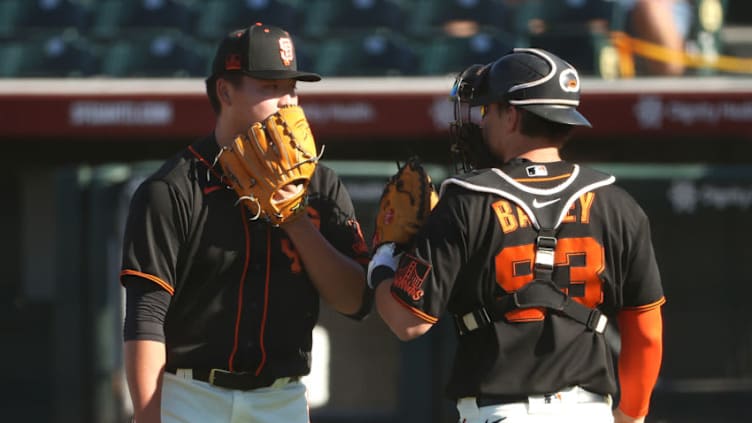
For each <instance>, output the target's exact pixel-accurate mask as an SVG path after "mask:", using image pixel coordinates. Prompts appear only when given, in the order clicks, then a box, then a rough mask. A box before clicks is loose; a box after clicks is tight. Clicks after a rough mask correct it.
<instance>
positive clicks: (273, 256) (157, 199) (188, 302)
mask: <svg viewBox="0 0 752 423" xmlns="http://www.w3.org/2000/svg"><path fill="white" fill-rule="evenodd" d="M218 152H219V147H218V145H217V143H216V141H215V139H214V137H213V136H210V137H207V138H205V139H203V140H201V141H198V142H196V143H194V144H193V145H192V146H190V147H189V148H187V149H186V150H184V151H183V152H181V153H180V154H178V155H176V156H175V157H174V158H173V159H171V160H169V161H167V162H166V163H165V164H164V165H163V166H162V167H161V168H160V169H159V170H158V171H157V172H156V173H155V174H154V175H152V176H151V177H149V178H148V179H147V180H146V181H145V182H144V183H143V184H141V186H140V187H139V188H138V190H137V191H136V193H135V194H134V197H133V199H132V201H131V206H130V212H129V216H128V221H127V225H126V231H125V237H124V247H123V267H122V272H121V281H122V283H123V284H124V285H126V286H127V284H128V283H129V279H130V278H143V279H147V280H150V281H152V282H154V283H156V284H158V285H160V286H161V287H162V288H164V289H165V290H166V291H167V292H169V293H170V294H171V295H172V299H171V302H170V305H169V308H168V311H167V316H166V317H165V323H164V331H165V338H166V349H167V367H168V368H200V369H211V368H219V369H226V370H231V371H237V372H240V371H248V372H256V373H257V374H259V375H262V376H270V377H274V378H276V377H283V376H297V375H304V374H307V373H308V372H309V371H310V352H311V336H312V335H311V331H312V329H313V327H314V325H315V324H316V321H317V319H318V314H319V295H318V292H317V291H316V289H315V288H314V286H313V284H312V283H311V281H310V279H309V278H308V276H307V275H306V272H305V269H304V268H303V264H302V261H301V259H300V257H299V256H298V252H297V251H296V249H295V246H294V245H293V244H292V242H291V241H290V239H289V238H288V237H287V236H286V234H285V232H284V231H283V230H282V229H280V228H276V227H273V226H271V225H269V224H267V223H264V222H261V221H251V220H249V218H250V217H252V216H251V214H250V213H249V211H248V210H247V209H246V208H245V207H244V206H242V205H238V206H236V205H234V204H235V202H236V200H237V194H236V193H235V192H234V191H232V190H231V189H227V188H226V186H225V184H223V183H222V182H221V178H220V175H221V170H220V171H216V170H213V169H212V163H213V162H214V158H215V157H216V156H217V153H218ZM218 166H219V165H217V167H218ZM308 196H309V197H308V198H309V201H308V208H307V212H308V214H309V216H310V218H311V219H312V220H313V221H314V223H315V224H316V225H317V226H318V227H319V230H320V231H321V233H322V234H323V235H324V237H325V238H326V239H327V240H328V241H329V242H330V243H331V244H332V245H333V246H334V247H335V248H336V249H337V250H339V251H340V252H342V253H343V254H345V255H347V256H349V257H352V258H353V259H356V260H357V261H358V262H360V263H361V264H363V265H364V266H365V265H366V264H367V261H368V248H367V245H366V243H365V241H364V238H363V235H362V233H361V230H360V226H359V224H358V221H357V220H356V218H355V213H354V209H353V205H352V201H351V199H350V196H349V194H348V193H347V190H346V189H345V186H344V185H343V184H342V182H341V180H340V179H339V178H338V177H337V175H336V174H335V173H334V171H332V170H331V169H329V168H327V167H326V166H324V165H322V164H319V165H318V166H317V168H316V171H315V173H314V175H313V177H312V179H311V183H310V185H309V188H308Z"/></svg>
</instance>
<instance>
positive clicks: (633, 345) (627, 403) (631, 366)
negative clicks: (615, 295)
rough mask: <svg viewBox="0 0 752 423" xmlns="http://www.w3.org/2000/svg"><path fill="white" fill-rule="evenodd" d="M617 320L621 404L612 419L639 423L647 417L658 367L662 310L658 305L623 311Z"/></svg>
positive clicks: (661, 342) (661, 335)
mask: <svg viewBox="0 0 752 423" xmlns="http://www.w3.org/2000/svg"><path fill="white" fill-rule="evenodd" d="M617 319H618V322H619V330H620V332H621V353H620V354H619V384H620V387H621V401H620V403H619V407H618V408H617V409H616V411H615V412H614V417H615V421H616V422H619V423H633V422H634V423H639V422H642V421H644V419H645V416H646V415H647V414H648V408H649V405H650V396H651V394H652V392H653V387H654V386H655V382H656V380H657V379H658V373H659V371H660V367H661V357H662V352H663V341H662V338H663V319H662V317H661V308H660V306H657V307H652V308H649V309H645V310H643V309H637V310H622V311H620V312H619V314H618V316H617Z"/></svg>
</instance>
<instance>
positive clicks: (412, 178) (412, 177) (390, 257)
mask: <svg viewBox="0 0 752 423" xmlns="http://www.w3.org/2000/svg"><path fill="white" fill-rule="evenodd" d="M437 202H438V195H437V194H436V190H435V188H434V186H433V183H431V177H430V176H429V175H428V173H427V172H426V170H425V168H423V165H421V163H420V161H419V160H418V158H417V157H411V158H410V159H408V161H407V162H406V163H405V164H404V165H402V166H400V167H399V169H398V170H397V173H396V174H394V175H393V176H392V177H390V178H389V180H388V181H387V183H386V185H385V186H384V190H383V191H382V193H381V198H380V200H379V210H378V213H377V215H376V225H375V230H374V235H373V240H372V247H373V250H374V254H373V256H372V258H371V261H370V263H369V264H368V286H370V287H371V288H372V289H375V287H376V286H377V285H378V284H379V283H380V282H382V281H383V280H384V279H386V278H391V277H392V276H394V272H395V270H396V268H397V263H398V261H399V257H400V255H401V253H402V251H404V250H406V249H407V248H408V247H409V245H410V244H411V243H412V240H413V237H414V236H415V234H416V233H417V232H418V230H419V229H420V228H421V226H423V223H424V222H425V221H426V218H427V217H428V215H429V213H431V210H432V209H433V208H434V207H435V206H436V203H437Z"/></svg>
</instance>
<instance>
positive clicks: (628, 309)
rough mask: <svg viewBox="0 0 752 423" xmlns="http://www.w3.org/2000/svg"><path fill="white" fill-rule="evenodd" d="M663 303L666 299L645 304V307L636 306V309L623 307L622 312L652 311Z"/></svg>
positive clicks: (662, 298)
mask: <svg viewBox="0 0 752 423" xmlns="http://www.w3.org/2000/svg"><path fill="white" fill-rule="evenodd" d="M665 302H666V297H661V299H660V300H658V301H656V302H654V303H650V304H645V305H641V306H636V307H624V309H623V310H625V311H648V310H652V309H654V308H656V307H660V306H662V305H663V304H664V303H665Z"/></svg>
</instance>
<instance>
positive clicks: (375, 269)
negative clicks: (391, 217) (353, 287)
mask: <svg viewBox="0 0 752 423" xmlns="http://www.w3.org/2000/svg"><path fill="white" fill-rule="evenodd" d="M395 249H396V245H395V244H394V243H393V242H389V243H386V244H383V245H381V246H380V247H379V248H377V249H376V252H375V253H373V257H371V261H370V262H369V263H368V286H369V287H370V288H371V289H376V287H377V286H378V285H379V284H380V283H381V282H383V281H384V280H386V279H389V278H391V277H393V276H394V272H395V271H396V270H397V264H399V259H400V257H402V252H399V253H396V255H395Z"/></svg>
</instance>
